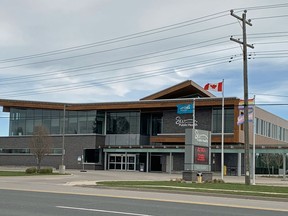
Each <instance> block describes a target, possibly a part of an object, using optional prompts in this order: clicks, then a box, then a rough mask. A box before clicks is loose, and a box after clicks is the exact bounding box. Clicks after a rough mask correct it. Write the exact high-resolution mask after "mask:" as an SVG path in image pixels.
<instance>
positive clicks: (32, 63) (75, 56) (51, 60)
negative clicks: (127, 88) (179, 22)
mask: <svg viewBox="0 0 288 216" xmlns="http://www.w3.org/2000/svg"><path fill="white" fill-rule="evenodd" d="M233 24H235V23H234V22H232V23H227V24H223V25H218V26H215V27H211V28H206V29H202V30H198V31H193V32H189V33H185V34H181V35H176V36H171V37H168V38H162V39H158V40H154V41H150V42H147V43H154V42H158V41H160V40H161V41H162V40H168V39H172V38H177V37H183V36H186V35H190V34H195V33H199V32H204V31H209V30H213V29H218V28H221V27H225V26H229V25H233ZM135 46H136V45H135ZM108 51H111V50H108ZM108 51H104V50H103V51H96V52H90V53H85V54H80V55H74V56H69V57H63V58H57V59H50V60H44V61H38V62H31V63H24V64H18V65H12V66H4V67H0V69H8V68H15V67H22V66H28V65H36V64H43V63H49V62H55V61H62V60H67V59H74V58H79V57H84V56H85V57H86V56H90V55H95V54H98V53H103V52H108Z"/></svg>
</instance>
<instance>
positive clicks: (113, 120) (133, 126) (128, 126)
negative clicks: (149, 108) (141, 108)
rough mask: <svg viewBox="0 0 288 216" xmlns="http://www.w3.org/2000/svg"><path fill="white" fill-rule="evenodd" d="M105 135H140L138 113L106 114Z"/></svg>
mask: <svg viewBox="0 0 288 216" xmlns="http://www.w3.org/2000/svg"><path fill="white" fill-rule="evenodd" d="M107 134H140V112H107Z"/></svg>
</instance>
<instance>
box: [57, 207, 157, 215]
mask: <svg viewBox="0 0 288 216" xmlns="http://www.w3.org/2000/svg"><path fill="white" fill-rule="evenodd" d="M56 207H57V208H62V209H72V210H78V211H91V212H104V213H112V214H121V215H134V216H153V215H147V214H138V213H131V212H120V211H109V210H102V209H89V208H77V207H71V206H56Z"/></svg>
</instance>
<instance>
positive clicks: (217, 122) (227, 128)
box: [212, 108, 234, 133]
mask: <svg viewBox="0 0 288 216" xmlns="http://www.w3.org/2000/svg"><path fill="white" fill-rule="evenodd" d="M212 115H213V119H212V133H221V132H222V108H214V109H213V110H212ZM233 132H234V109H233V108H225V109H224V133H233Z"/></svg>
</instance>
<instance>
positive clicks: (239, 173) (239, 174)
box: [237, 153, 242, 176]
mask: <svg viewBox="0 0 288 216" xmlns="http://www.w3.org/2000/svg"><path fill="white" fill-rule="evenodd" d="M241 156H242V154H241V153H238V162H237V175H238V176H241V167H242V166H241V163H242V161H241V159H242V158H241Z"/></svg>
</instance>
